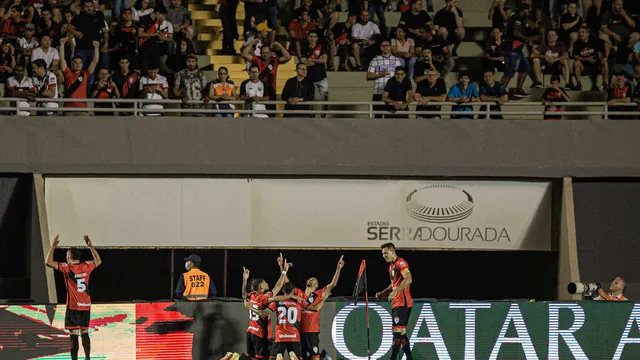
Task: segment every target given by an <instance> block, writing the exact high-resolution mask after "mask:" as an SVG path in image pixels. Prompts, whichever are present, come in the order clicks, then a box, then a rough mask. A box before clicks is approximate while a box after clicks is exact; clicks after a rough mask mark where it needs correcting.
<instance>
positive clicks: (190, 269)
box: [175, 254, 216, 301]
mask: <svg viewBox="0 0 640 360" xmlns="http://www.w3.org/2000/svg"><path fill="white" fill-rule="evenodd" d="M184 260H185V263H184V267H185V269H186V270H187V272H186V273H184V274H182V276H180V279H179V280H178V285H177V286H176V294H175V295H176V300H187V301H203V300H208V299H212V298H214V297H216V287H215V285H214V284H213V280H211V277H210V276H209V274H207V273H206V272H204V271H202V270H200V264H202V259H200V256H198V255H196V254H191V255H189V256H187V257H186V258H184Z"/></svg>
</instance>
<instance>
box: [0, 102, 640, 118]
mask: <svg viewBox="0 0 640 360" xmlns="http://www.w3.org/2000/svg"><path fill="white" fill-rule="evenodd" d="M27 102H28V103H30V104H29V105H30V106H29V107H26V106H24V104H25V103H27ZM1 103H5V104H6V103H9V106H0V112H3V113H7V112H8V113H12V114H15V113H18V112H22V113H24V112H29V113H30V114H32V113H33V114H36V113H56V114H57V113H63V114H64V113H65V112H87V115H88V114H89V112H98V113H111V114H113V115H118V116H149V115H172V114H173V115H178V116H180V115H183V116H189V115H193V114H198V115H202V116H207V115H209V116H211V115H216V114H238V115H240V116H250V117H259V116H261V115H262V116H266V115H272V116H273V115H277V114H283V115H342V116H344V115H360V116H362V115H365V116H367V117H370V118H373V117H375V116H376V115H386V116H389V117H394V116H398V115H399V116H402V117H406V116H409V117H413V116H439V117H442V116H443V115H449V116H451V115H457V116H462V117H465V116H466V117H468V116H473V117H475V116H477V118H478V119H489V118H491V116H496V115H502V116H503V117H509V116H536V117H539V118H543V117H544V115H553V116H580V117H586V116H598V117H600V118H604V119H607V118H609V116H610V115H614V116H616V115H617V116H628V117H630V118H633V117H638V116H640V111H637V110H638V109H637V108H636V109H634V110H635V111H618V109H613V110H612V109H611V108H612V107H611V106H610V105H609V104H608V103H607V102H602V101H600V102H568V103H557V104H555V105H556V106H558V107H560V108H562V111H551V112H546V111H545V104H543V103H542V102H507V103H505V104H503V105H501V106H502V107H505V106H506V107H524V106H528V107H534V106H535V107H537V109H536V110H526V111H492V110H491V106H495V105H497V104H496V103H493V102H474V103H469V104H456V103H452V102H429V103H428V104H427V105H426V106H441V107H442V106H444V107H451V106H461V107H467V108H468V107H470V108H472V109H474V108H478V109H479V110H473V111H452V110H444V108H443V109H442V110H441V111H417V110H415V107H416V106H417V105H419V104H418V103H416V102H413V103H411V105H410V108H408V110H404V111H395V112H393V113H392V112H390V111H389V110H386V109H384V108H382V109H380V107H384V106H388V104H386V103H384V102H374V101H309V102H304V103H301V104H300V105H303V106H305V105H306V106H310V107H311V108H310V109H308V110H307V109H300V110H284V109H281V110H279V109H276V110H274V109H273V107H274V106H273V105H276V106H277V105H285V104H286V102H285V101H260V102H252V103H248V102H245V101H241V100H233V101H220V102H215V101H210V102H208V103H204V102H203V101H189V102H188V103H187V104H188V105H189V106H193V105H197V106H202V107H201V108H182V106H181V105H183V102H182V101H181V100H175V99H166V100H152V99H50V98H37V99H36V101H35V102H29V101H27V100H26V99H22V98H2V99H0V104H1ZM44 103H56V104H60V103H65V105H66V104H69V103H86V104H88V105H91V104H93V105H95V104H103V103H109V104H114V105H115V106H114V107H106V108H101V107H95V106H94V107H90V106H87V107H70V106H62V107H57V108H56V107H43V106H42V104H44ZM215 104H227V105H243V106H244V107H249V108H247V109H244V108H243V109H215V108H213V106H214V105H215ZM149 105H162V108H148V106H149ZM256 105H271V106H272V109H269V110H268V109H259V108H257V106H256ZM336 106H339V107H355V108H356V109H355V110H354V109H335V108H334V109H332V108H331V107H336ZM482 106H484V108H481V107H482ZM637 106H638V104H636V103H617V104H616V105H615V108H620V107H622V108H630V107H637ZM293 107H294V108H295V107H296V106H295V105H293ZM314 107H316V108H317V107H321V109H314ZM576 107H578V108H585V107H589V108H592V107H598V108H600V109H598V110H594V109H589V110H586V109H581V110H578V111H574V110H569V109H571V108H576ZM358 108H366V109H361V110H359V109H358Z"/></svg>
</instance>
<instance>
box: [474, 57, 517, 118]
mask: <svg viewBox="0 0 640 360" xmlns="http://www.w3.org/2000/svg"><path fill="white" fill-rule="evenodd" d="M494 75H495V74H494V72H493V70H492V69H487V70H485V71H484V84H482V85H480V101H482V102H495V103H496V105H491V106H490V110H491V116H490V117H489V118H490V119H499V120H501V119H502V114H500V112H501V111H502V109H501V108H500V105H502V104H504V103H505V102H507V100H509V93H508V92H507V89H506V88H505V87H504V85H502V83H499V82H497V81H495V79H494ZM486 110H487V106H486V105H485V106H482V107H481V110H480V111H486ZM496 113H497V114H496ZM478 118H479V119H485V118H487V116H486V115H480V116H479V117H478Z"/></svg>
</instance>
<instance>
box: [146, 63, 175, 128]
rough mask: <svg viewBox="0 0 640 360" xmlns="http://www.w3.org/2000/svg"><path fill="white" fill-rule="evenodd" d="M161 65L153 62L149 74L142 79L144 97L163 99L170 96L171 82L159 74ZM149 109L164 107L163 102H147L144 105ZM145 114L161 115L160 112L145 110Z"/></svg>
mask: <svg viewBox="0 0 640 360" xmlns="http://www.w3.org/2000/svg"><path fill="white" fill-rule="evenodd" d="M158 71H160V66H158V64H157V63H151V65H150V68H149V71H148V74H147V76H143V77H142V79H140V95H141V97H142V98H143V99H151V100H163V99H167V98H168V97H169V83H168V82H167V78H166V77H164V76H162V75H160V74H158ZM142 108H143V109H147V110H160V109H164V107H163V106H162V105H161V104H145V105H143V106H142ZM143 115H144V116H160V115H162V114H160V113H153V112H145V113H144V114H143Z"/></svg>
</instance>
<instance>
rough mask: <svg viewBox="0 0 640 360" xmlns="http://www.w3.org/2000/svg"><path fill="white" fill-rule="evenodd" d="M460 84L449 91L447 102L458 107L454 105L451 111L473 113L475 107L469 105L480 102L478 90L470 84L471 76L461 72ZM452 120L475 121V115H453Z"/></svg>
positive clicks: (474, 85) (459, 76)
mask: <svg viewBox="0 0 640 360" xmlns="http://www.w3.org/2000/svg"><path fill="white" fill-rule="evenodd" d="M458 81H459V82H458V83H457V84H455V85H453V86H452V87H451V89H449V93H448V94H447V101H450V102H454V103H456V104H458V105H452V106H451V111H473V106H471V105H468V104H471V103H474V102H478V101H480V99H479V96H480V94H478V88H477V87H476V84H474V83H470V82H469V74H467V73H465V72H460V73H459V74H458ZM451 118H452V119H466V120H469V119H473V115H459V114H455V115H451Z"/></svg>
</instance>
